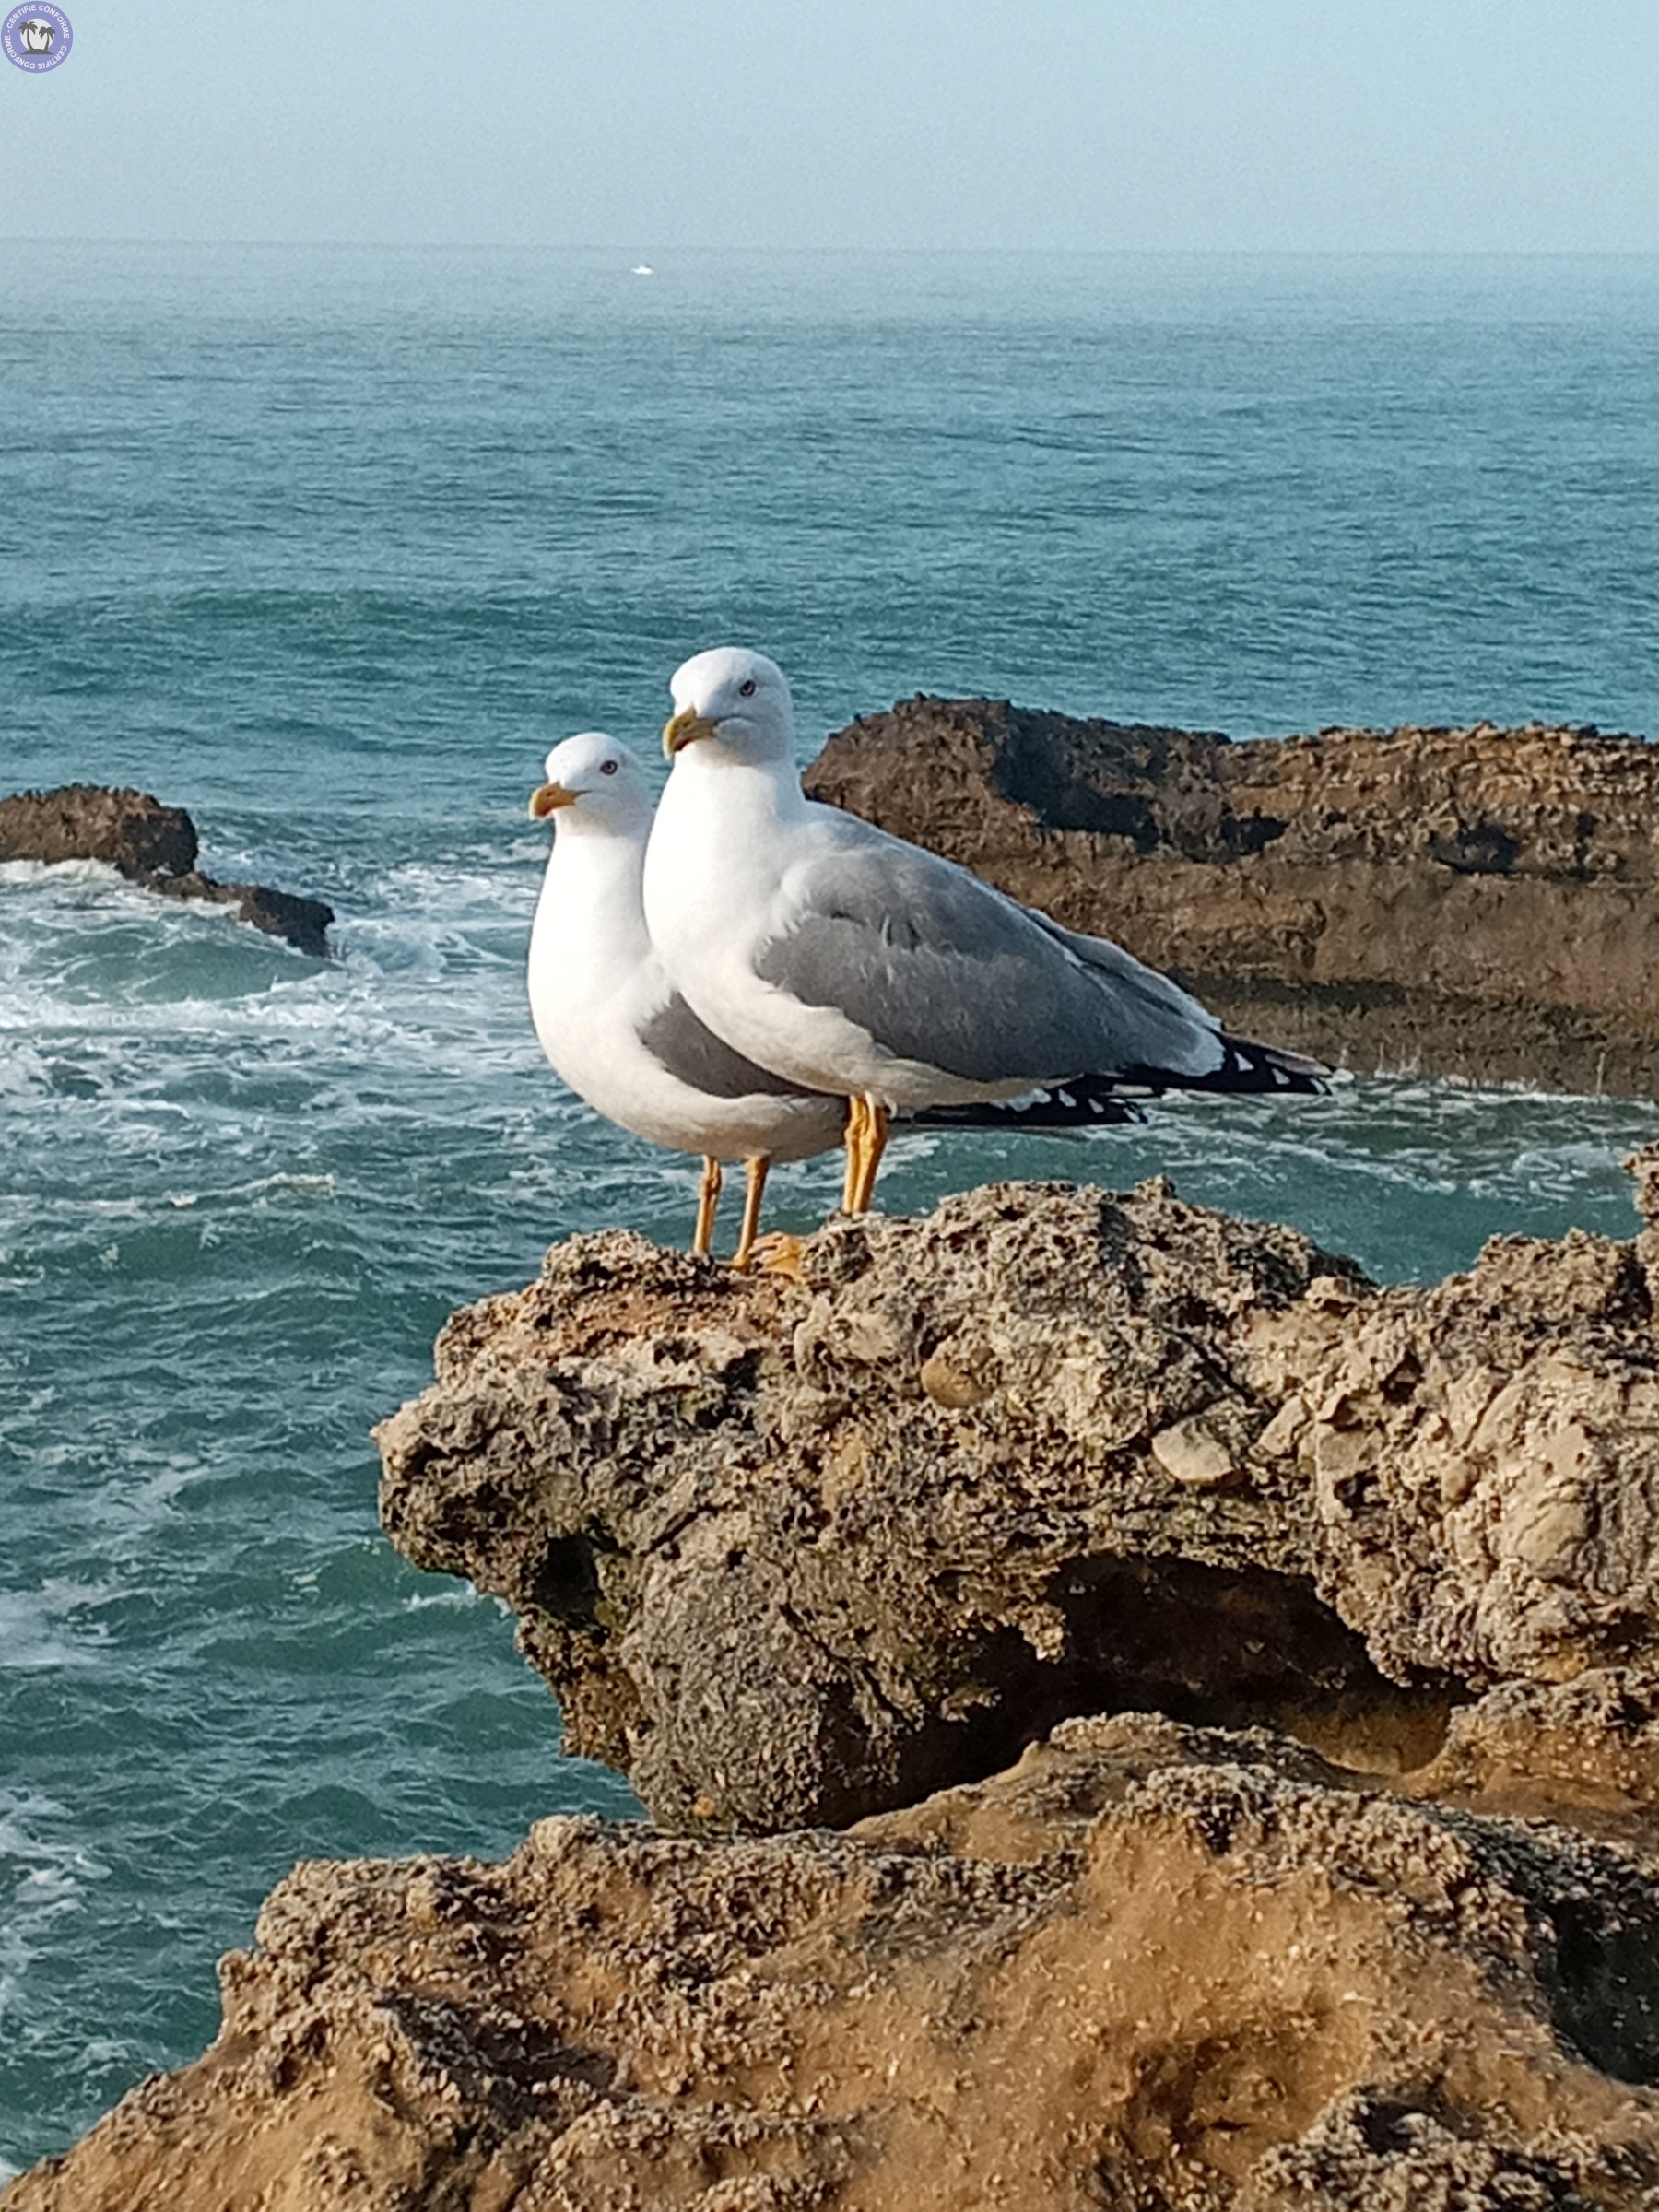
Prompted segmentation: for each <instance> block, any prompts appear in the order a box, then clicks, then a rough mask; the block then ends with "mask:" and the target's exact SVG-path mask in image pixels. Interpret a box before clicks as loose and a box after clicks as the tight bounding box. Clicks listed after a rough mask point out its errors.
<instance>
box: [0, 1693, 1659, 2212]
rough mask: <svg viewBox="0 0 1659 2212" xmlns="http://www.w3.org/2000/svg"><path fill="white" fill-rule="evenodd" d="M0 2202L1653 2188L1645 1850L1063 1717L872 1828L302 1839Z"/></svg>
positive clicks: (764, 2205) (1313, 2194) (1271, 1752)
mask: <svg viewBox="0 0 1659 2212" xmlns="http://www.w3.org/2000/svg"><path fill="white" fill-rule="evenodd" d="M258 1942H259V1948H258V1949H257V1950H256V1951H255V1952H253V1954H252V1955H248V1954H239V1953H232V1954H231V1955H230V1956H229V1958H227V1959H226V1960H225V1961H224V1962H223V1967H222V1970H221V1971H222V1982H223V1991H224V2024H223V2028H222V2030H221V2032H220V2034H219V2037H218V2041H217V2042H216V2043H215V2044H214V2045H213V2047H212V2049H211V2050H209V2051H208V2052H207V2053H206V2055H205V2056H204V2057H203V2058H202V2059H201V2060H200V2061H199V2062H198V2063H197V2064H196V2065H193V2066H190V2067H187V2068H186V2069H185V2070H184V2071H183V2072H182V2073H181V2074H179V2075H176V2076H174V2077H171V2078H166V2079H164V2078H157V2079H155V2080H153V2081H151V2082H149V2083H147V2084H146V2085H145V2086H144V2087H143V2088H140V2089H138V2090H136V2091H135V2093H134V2094H133V2095H132V2096H131V2097H129V2098H128V2099H127V2100H125V2101H124V2103H123V2104H122V2105H120V2106H119V2107H118V2108H117V2109H116V2111H115V2112H113V2113H112V2114H111V2115H110V2116H109V2118H107V2119H106V2120H104V2121H103V2122H102V2123H100V2125H99V2126H98V2127H97V2128H95V2129H94V2130H93V2131H92V2133H91V2135H90V2136H88V2137H87V2139H86V2140H85V2141H84V2142H83V2143H82V2144H81V2145H80V2146H79V2147H77V2148H76V2150H74V2151H73V2152H71V2153H70V2154H69V2155H68V2156H67V2158H66V2159H63V2160H53V2161H48V2162H47V2163H46V2164H45V2165H43V2166H41V2167H40V2168H38V2169H37V2170H36V2171H35V2172H34V2173H33V2174H31V2175H28V2176H25V2177H24V2178H23V2179H22V2180H21V2181H19V2182H18V2183H16V2184H15V2185H14V2187H13V2188H12V2190H11V2191H9V2192H8V2193H6V2197H5V2203H6V2212H137V2208H138V2207H140V2206H145V2207H150V2206H163V2205H165V2206H175V2207H177V2208H178V2212H207V2208H208V2207H212V2208H213V2212H255V2208H256V2207H257V2208H258V2212H278V2208H279V2212H335V2208H336V2207H338V2208H339V2212H347V2208H349V2212H414V2208H415V2207H423V2208H424V2207H434V2208H443V2212H448V2208H449V2207H454V2208H455V2212H462V2208H465V2212H509V2208H511V2212H647V2208H649V2212H675V2208H676V2207H687V2208H688V2212H689V2208H691V2207H695V2208H696V2212H810V2208H811V2207H830V2206H840V2207H845V2208H846V2212H922V2208H923V2207H926V2208H927V2212H992V2208H994V2207H998V2206H1000V2207H1005V2208H1006V2212H1085V2208H1086V2207H1088V2206H1096V2207H1108V2208H1111V2212H1152V2208H1154V2207H1158V2208H1162V2212H1212V2208H1213V2212H1221V2208H1222V2207H1236V2208H1237V2212H1347V2208H1349V2207H1352V2208H1354V2212H1361V2208H1363V2212H1374V2208H1375V2207H1378V2206H1382V2207H1388V2208H1393V2212H1418V2208H1419V2207H1423V2208H1435V2207H1438V2208H1440V2212H1549V2208H1551V2207H1557V2208H1559V2212H1585V2207H1588V2206H1600V2207H1603V2208H1604V2212H1639V2208H1642V2212H1651V2207H1652V2206H1653V2204H1654V2203H1655V2201H1659V2198H1656V2196H1655V2192H1656V2191H1659V2093H1656V2092H1655V2090H1654V2088H1653V2083H1654V2081H1655V2078H1656V2077H1659V1883H1656V1882H1655V1879H1654V1877H1653V1870H1652V1868H1651V1867H1650V1866H1643V1865H1640V1864H1639V1863H1637V1862H1636V1861H1634V1860H1632V1859H1630V1857H1628V1856H1626V1855H1625V1854H1623V1853H1620V1852H1618V1850H1616V1849H1613V1848H1611V1847H1609V1846H1607V1845H1606V1844H1601V1843H1596V1842H1593V1841H1586V1840H1585V1839H1583V1838H1582V1837H1575V1836H1573V1835H1571V1833H1569V1832H1568V1831H1566V1830H1562V1829H1559V1828H1551V1827H1548V1826H1546V1825H1541V1824H1537V1825H1531V1826H1522V1825H1520V1824H1517V1823H1512V1822H1508V1821H1502V1820H1494V1819H1489V1818H1480V1817H1477V1816H1474V1815H1470V1814H1468V1813H1465V1812H1456V1811H1450V1810H1447V1809H1445V1808H1442V1807H1435V1806H1419V1805H1409V1804H1406V1803H1404V1802H1401V1801H1400V1800H1398V1799H1395V1798H1391V1797H1388V1796H1384V1795H1382V1794H1377V1793H1375V1792H1368V1791H1363V1790H1359V1789H1357V1788H1354V1787H1353V1786H1351V1778H1347V1777H1344V1776H1343V1775H1341V1774H1339V1773H1337V1772H1336V1771H1334V1770H1332V1769H1330V1768H1328V1767H1326V1766H1324V1764H1323V1762H1322V1761H1321V1760H1319V1759H1317V1758H1316V1757H1315V1756H1314V1755H1312V1753H1309V1752H1305V1751H1300V1750H1298V1749H1297V1748H1296V1747H1292V1746H1288V1745H1287V1744H1286V1743H1284V1742H1283V1741H1282V1739H1281V1740H1275V1739H1272V1738H1269V1737H1266V1736H1263V1735H1222V1734H1218V1733H1203V1732H1197V1731H1192V1730H1186V1729H1182V1728H1179V1727H1177V1726H1175V1725H1174V1724H1171V1723H1168V1722H1162V1721H1156V1720H1147V1719H1138V1720H1134V1719H1119V1720H1115V1721H1088V1722H1074V1723H1070V1724H1067V1725H1066V1726H1065V1727H1064V1728H1062V1729H1061V1730H1060V1731H1059V1732H1058V1733H1057V1735H1055V1737H1054V1738H1053V1740H1052V1741H1051V1742H1050V1743H1048V1744H1047V1745H1045V1746H1043V1747H1041V1748H1037V1749H1034V1750H1032V1751H1030V1752H1029V1753H1028V1754H1027V1755H1026V1757H1025V1758H1024V1759H1022V1760H1021V1761H1020V1763H1019V1764H1018V1767H1016V1768H1015V1769H1014V1770H1013V1771H1012V1772H1010V1773H1008V1774H1006V1775H1004V1776H1001V1777H999V1778H998V1779H996V1780H995V1781H994V1782H990V1783H984V1784H982V1785H979V1786H977V1787H971V1788H964V1789H960V1790H957V1791H953V1792H950V1793H947V1794H943V1795H941V1796H938V1797H935V1798H933V1799H931V1800H930V1801H929V1802H928V1803H927V1804H925V1805H924V1806H920V1807H918V1808H915V1809H914V1810H912V1811H909V1812H903V1813H895V1814H891V1815H888V1816H886V1817H884V1818H881V1819H879V1820H872V1821H868V1822H866V1823H865V1824H864V1826H863V1827H862V1828H860V1829H857V1830H853V1832H852V1833H850V1834H847V1835H841V1836H838V1835H832V1834H828V1833H821V1834H818V1835H810V1836H796V1837H792V1838H780V1839H773V1840H769V1841H726V1842H705V1841H692V1840H689V1839H684V1838H681V1839H674V1838H668V1837H664V1836H662V1835H658V1834H653V1833H652V1832H650V1831H649V1830H629V1829H627V1828H621V1827H605V1826H602V1825H601V1824H600V1823H598V1822H596V1821H592V1820H570V1819H557V1820H547V1821H544V1822H542V1823H541V1824H539V1825H538V1826H537V1828H536V1829H535V1830H533V1832H532V1834H531V1836H530V1837H529V1839H528V1840H527V1841H526V1842H525V1843H524V1845H523V1847H522V1848H521V1849H520V1850H519V1851H518V1852H516V1853H514V1854H513V1856H512V1858H510V1859H508V1860H507V1861H505V1862H504V1863H503V1864H501V1865H480V1864H478V1863H477V1862H474V1861H458V1860H435V1859H428V1860H416V1861H412V1862H408V1863H405V1864H401V1865H400V1864H387V1863H384V1862H380V1863H373V1862H371V1863H359V1864H357V1865H324V1864H314V1865H304V1866H301V1867H300V1868H299V1869H297V1870H296V1872H295V1873H294V1874H293V1875H292V1876H290V1877H289V1878H288V1880H287V1881H286V1882H285V1883H283V1884H282V1886H281V1887H280V1888H278V1889H277V1891H276V1892H275V1894H274V1895H273V1896H272V1898H271V1899H270V1900H269V1901H268V1903H267V1904H266V1906H265V1912H264V1913H263V1915H262V1917H261V1920H260V1924H259V1929H258Z"/></svg>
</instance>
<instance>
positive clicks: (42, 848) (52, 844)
mask: <svg viewBox="0 0 1659 2212" xmlns="http://www.w3.org/2000/svg"><path fill="white" fill-rule="evenodd" d="M196 850H197V841H196V832H195V824H194V822H193V821H192V820H191V818H190V817H189V815H187V814H186V813H185V811H184V809H183V807H182V806H163V805H162V803H161V801H160V800H159V799H154V798H151V796H150V794H148V792H147V791H112V790H110V789H109V788H107V787H106V786H105V785H103V784H100V783H69V784H65V785H64V786H63V788H62V789H60V790H57V791H23V792H18V794H16V795H15V796H14V797H12V798H9V799H0V860H41V861H48V862H51V861H59V860H101V861H106V862H107V863H108V864H109V865H110V866H112V867H113V868H118V869H119V870H120V871H121V873H122V875H124V876H126V877H131V878H132V879H133V880H134V881H135V882H142V881H143V880H144V879H145V877H147V876H185V875H188V874H189V872H190V871H191V869H192V868H194V866H195V864H196Z"/></svg>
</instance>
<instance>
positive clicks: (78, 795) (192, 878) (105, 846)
mask: <svg viewBox="0 0 1659 2212" xmlns="http://www.w3.org/2000/svg"><path fill="white" fill-rule="evenodd" d="M196 850H197V840H196V831H195V824H194V822H193V821H192V820H191V818H190V817H189V815H188V814H186V813H185V811H184V809H183V808H182V806H163V805H162V803H161V801H160V800H159V799H154V798H151V796H150V795H149V794H148V793H147V792H143V791H112V790H108V789H106V788H105V787H104V786H102V785H101V784H93V783H71V784H66V785H65V786H64V787H63V788H62V789H61V790H58V791H25V792H18V793H17V794H15V795H14V796H13V797H11V798H8V799H0V860H38V861H45V862H53V861H64V860H101V861H105V862H107V863H108V864H109V865H110V866H112V867H113V868H115V869H118V870H119V872H120V873H121V874H122V875H123V876H124V877H126V878H127V880H128V881H129V882H131V883H136V884H139V885H142V887H143V888H145V889H146V890H147V891H156V892H159V894H160V895H161V896H162V897H163V898H167V899H199V900H206V901H207V902H208V903H209V904H211V905H216V906H233V907H235V909H236V911H237V913H238V915H239V916H240V918H241V920H242V921H244V922H251V923H252V924H253V927H254V928H255V929H263V930H265V932H266V933H267V934H268V935H271V936H275V937H282V938H285V939H286V940H287V942H288V944H290V945H293V946H295V947H298V949H299V950H300V951H301V952H309V953H312V954H313V955H315V956H316V957H318V958H319V959H322V958H325V957H326V956H327V953H328V935H327V932H328V925H329V924H330V923H331V922H332V921H333V920H334V909H333V908H332V907H331V906H327V905H325V904H324V901H323V900H320V899H301V898H298V897H296V896H295V895H294V893H292V892H291V891H278V890H274V889H273V888H271V886H270V885H269V884H265V883H220V882H219V881H218V879H217V878H216V877H212V876H204V875H203V874H202V872H201V870H200V869H199V868H198V867H197V866H196V865H195V864H196Z"/></svg>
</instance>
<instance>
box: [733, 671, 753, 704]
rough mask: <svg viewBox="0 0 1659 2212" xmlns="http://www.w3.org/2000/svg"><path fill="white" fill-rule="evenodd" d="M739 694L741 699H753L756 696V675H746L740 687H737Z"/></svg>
mask: <svg viewBox="0 0 1659 2212" xmlns="http://www.w3.org/2000/svg"><path fill="white" fill-rule="evenodd" d="M737 696H738V698H739V699H753V698H754V696H755V679H754V677H752V676H746V677H744V679H743V681H742V682H741V683H740V684H739V685H738V687H737Z"/></svg>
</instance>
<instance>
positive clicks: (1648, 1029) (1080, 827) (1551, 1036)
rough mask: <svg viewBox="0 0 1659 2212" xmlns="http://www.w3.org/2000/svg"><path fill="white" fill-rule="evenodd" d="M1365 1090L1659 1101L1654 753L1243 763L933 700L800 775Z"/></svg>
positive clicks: (1480, 750)
mask: <svg viewBox="0 0 1659 2212" xmlns="http://www.w3.org/2000/svg"><path fill="white" fill-rule="evenodd" d="M806 781H807V785H808V788H809V789H810V790H811V791H812V792H813V794H814V795H815V796H817V797H818V798H822V799H827V800H830V801H832V802H833V803H834V804H836V805H837V806H847V807H851V808H852V809H853V811H854V812H856V813H859V814H862V815H865V817H867V818H869V819H870V820H872V821H877V822H879V823H880V824H881V825H882V826H883V827H884V828H886V829H888V830H894V831H896V832H897V833H898V834H899V835H900V836H903V837H908V838H911V839H913V840H914V841H916V842H918V843H920V844H924V845H929V846H931V847H933V848H934V849H935V851H937V852H941V853H947V854H948V855H949V856H950V857H951V858H952V859H954V860H959V861H961V862H962V863H964V864H965V865H967V866H970V867H971V868H973V869H975V870H976V871H977V872H978V873H980V874H981V875H983V876H986V877H989V878H990V879H991V880H992V881H993V882H994V883H997V884H999V885H1000V886H1001V887H1002V888H1004V889H1005V890H1007V891H1009V892H1011V893H1012V894H1013V895H1014V896H1015V897H1016V898H1018V899H1022V900H1028V901H1029V902H1030V903H1031V904H1034V905H1037V906H1040V907H1041V908H1043V909H1044V910H1045V911H1046V912H1050V913H1052V914H1053V915H1055V916H1056V917H1057V918H1058V919H1059V920H1061V921H1063V922H1065V923H1066V924H1069V925H1070V926H1071V927H1073V928H1076V929H1086V930H1093V931H1098V932H1100V933H1101V934H1103V935H1107V936H1111V937H1112V938H1115V939H1116V940H1117V941H1118V942H1119V943H1121V944H1123V945H1125V946H1127V947H1128V948H1129V949H1130V950H1131V951H1132V952H1135V953H1136V954H1138V955H1139V956H1140V958H1141V959H1146V960H1149V961H1151V962H1152V964H1153V965H1154V966H1155V967H1159V968H1162V969H1165V970H1169V971H1174V972H1176V973H1178V974H1179V975H1181V977H1182V979H1183V980H1184V981H1185V982H1188V983H1190V984H1191V985H1192V987H1193V988H1194V990H1196V991H1197V993H1198V994H1199V995H1200V996H1201V997H1202V998H1204V999H1205V1000H1206V1002H1207V1003H1208V1004H1210V1005H1211V1006H1214V1007H1215V1008H1216V1010H1217V1011H1218V1013H1220V1014H1221V1015H1222V1016H1223V1017H1224V1018H1226V1019H1227V1020H1228V1021H1229V1022H1230V1025H1231V1026H1232V1027H1233V1028H1234V1029H1236V1030H1241V1031H1243V1032H1244V1033H1246V1034H1249V1035H1256V1036H1262V1037H1265V1038H1269V1039H1271V1040H1274V1041H1277V1042H1280V1043H1284V1044H1288V1045H1293V1046H1298V1047H1300V1048H1301V1049H1303V1050H1305V1051H1309V1052H1312V1053H1316V1054H1318V1055H1319V1056H1320V1057H1322V1058H1324V1059H1326V1060H1329V1061H1331V1062H1333V1063H1335V1064H1337V1065H1346V1066H1348V1067H1351V1068H1354V1069H1356V1070H1359V1071H1363V1072H1371V1071H1375V1070H1379V1069H1397V1068H1418V1067H1420V1068H1423V1069H1426V1070H1428V1071H1430V1072H1435V1073H1441V1074H1450V1075H1457V1076H1464V1077H1471V1078H1475V1079H1477V1080H1481V1081H1487V1082H1524V1083H1528V1084H1533V1085H1535V1086H1538V1087H1540V1088H1558V1089H1565V1090H1582V1091H1596V1090H1602V1089H1606V1090H1612V1091H1621V1092H1625V1093H1627V1094H1630V1095H1632V1096H1642V1097H1649V1098H1651V1097H1654V1096H1659V969H1656V968H1655V964H1654V962H1653V960H1652V959H1651V958H1650V957H1649V952H1648V947H1650V946H1651V945H1652V944H1653V941H1654V937H1655V935H1656V934H1659V833H1656V831H1655V824H1656V823H1659V748H1655V747H1653V746H1651V745H1648V744H1645V743H1643V742H1642V741H1641V740H1640V739H1638V738H1633V737H1613V736H1603V735H1600V734H1598V733H1597V732H1596V731H1594V730H1591V729H1547V728H1543V727H1540V726H1530V727H1527V728H1524V729H1496V728H1494V727H1493V726H1492V725H1491V724H1487V723H1482V724H1477V725H1476V726H1474V727H1473V728H1468V729H1456V730H1449V729H1398V730H1387V731H1378V730H1324V731H1322V732H1320V734H1319V735H1317V736H1306V737H1288V738H1282V739H1281V738H1271V739H1262V740H1256V741H1252V742H1248V743H1242V744H1234V743H1230V742H1229V740H1228V739H1227V738H1225V737H1223V736H1220V735H1217V734H1215V733H1213V732H1201V733H1194V732H1191V731H1183V730H1164V729H1147V728H1138V727H1134V726H1128V725H1125V724H1119V723H1112V722H1099V721H1087V722H1084V721H1074V720H1071V719H1069V718H1068V717H1066V716H1065V715H1060V714H1048V713H1040V712H1030V711H1027V710H1024V709H1021V708H1018V707H1013V706H1010V705H1009V704H1008V703H1007V702H1006V701H1004V700H937V699H926V698H921V697H918V698H916V699H913V700H906V701H904V702H903V703H901V704H900V705H899V706H896V707H894V708H893V709H892V710H891V711H890V712H887V713H882V714H875V715H870V716H868V717H866V718H865V719H863V720H861V721H859V722H856V723H854V724H853V725H852V726H851V727H850V728H848V729H845V730H841V731H840V732H838V733H837V734H836V735H834V736H832V737H831V738H830V740H829V742H828V744H827V745H826V747H825V748H824V750H823V752H822V754H821V755H820V756H819V758H818V760H817V761H816V762H815V763H814V765H813V767H812V769H811V770H810V771H808V773H807V779H806Z"/></svg>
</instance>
